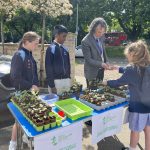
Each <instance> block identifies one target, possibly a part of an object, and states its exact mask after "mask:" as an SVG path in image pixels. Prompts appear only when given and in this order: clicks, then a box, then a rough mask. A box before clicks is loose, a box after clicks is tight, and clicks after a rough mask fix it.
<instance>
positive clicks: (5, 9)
mask: <svg viewBox="0 0 150 150" xmlns="http://www.w3.org/2000/svg"><path fill="white" fill-rule="evenodd" d="M20 6H21V1H19V0H0V21H1V42H2V47H3V53H4V31H3V26H4V17H10V16H11V15H13V14H14V13H15V10H16V9H18V8H19V7H20Z"/></svg>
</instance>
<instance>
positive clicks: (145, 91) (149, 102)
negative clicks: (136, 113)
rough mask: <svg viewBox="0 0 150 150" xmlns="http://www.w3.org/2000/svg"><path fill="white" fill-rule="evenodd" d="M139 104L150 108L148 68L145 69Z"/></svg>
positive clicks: (149, 76) (149, 67)
mask: <svg viewBox="0 0 150 150" xmlns="http://www.w3.org/2000/svg"><path fill="white" fill-rule="evenodd" d="M140 98H141V103H142V104H143V105H145V106H146V107H148V108H150V66H148V67H146V68H145V72H144V75H143V80H142V84H141V90H140Z"/></svg>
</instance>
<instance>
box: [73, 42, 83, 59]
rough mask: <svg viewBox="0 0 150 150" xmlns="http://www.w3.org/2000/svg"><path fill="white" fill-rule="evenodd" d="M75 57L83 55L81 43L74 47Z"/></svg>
mask: <svg viewBox="0 0 150 150" xmlns="http://www.w3.org/2000/svg"><path fill="white" fill-rule="evenodd" d="M75 57H84V56H83V52H82V46H81V45H79V46H77V47H76V48H75Z"/></svg>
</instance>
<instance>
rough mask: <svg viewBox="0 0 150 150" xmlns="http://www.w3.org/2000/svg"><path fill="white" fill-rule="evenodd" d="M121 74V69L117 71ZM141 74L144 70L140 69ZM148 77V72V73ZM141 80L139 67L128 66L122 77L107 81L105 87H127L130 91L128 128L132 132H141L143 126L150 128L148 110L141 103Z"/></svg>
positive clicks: (149, 112)
mask: <svg viewBox="0 0 150 150" xmlns="http://www.w3.org/2000/svg"><path fill="white" fill-rule="evenodd" d="M119 70H120V72H123V69H119ZM141 71H142V72H143V71H144V70H142V69H141ZM149 75H150V72H149ZM142 80H143V78H142V77H141V74H140V73H139V67H136V66H129V67H127V68H126V69H125V70H124V73H123V75H122V76H121V77H120V78H119V79H117V80H109V81H107V85H108V86H110V87H113V88H116V87H119V86H121V85H128V87H129V91H130V100H129V128H130V129H131V130H132V131H138V132H139V131H142V130H143V129H144V128H145V126H150V108H149V107H148V106H146V105H144V104H143V103H142V101H141V99H142V97H141V94H140V93H141V85H142Z"/></svg>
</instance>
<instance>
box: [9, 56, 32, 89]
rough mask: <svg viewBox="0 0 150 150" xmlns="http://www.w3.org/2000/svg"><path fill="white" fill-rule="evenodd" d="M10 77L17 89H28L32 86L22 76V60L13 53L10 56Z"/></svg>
mask: <svg viewBox="0 0 150 150" xmlns="http://www.w3.org/2000/svg"><path fill="white" fill-rule="evenodd" d="M10 77H11V80H12V82H13V85H14V87H15V89H17V90H29V89H30V88H31V87H32V84H31V83H30V82H29V81H27V80H25V79H24V78H23V60H22V58H21V56H20V55H17V54H15V55H14V56H13V58H12V61H11V71H10Z"/></svg>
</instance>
